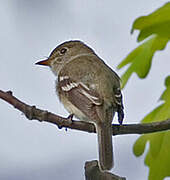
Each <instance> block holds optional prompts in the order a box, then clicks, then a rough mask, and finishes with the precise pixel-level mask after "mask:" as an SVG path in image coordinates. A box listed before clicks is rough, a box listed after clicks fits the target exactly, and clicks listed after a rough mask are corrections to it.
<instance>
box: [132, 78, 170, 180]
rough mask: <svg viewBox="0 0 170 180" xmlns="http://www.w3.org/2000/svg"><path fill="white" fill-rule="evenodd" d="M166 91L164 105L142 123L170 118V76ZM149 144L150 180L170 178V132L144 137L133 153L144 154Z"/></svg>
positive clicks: (167, 80)
mask: <svg viewBox="0 0 170 180" xmlns="http://www.w3.org/2000/svg"><path fill="white" fill-rule="evenodd" d="M165 85H166V90H165V91H164V92H163V94H162V96H161V98H160V100H162V101H163V103H162V104H161V105H160V106H158V107H157V108H156V109H154V110H153V111H152V112H151V113H149V114H148V115H147V116H146V117H145V118H144V119H143V120H142V123H149V122H156V121H163V120H166V119H168V118H170V76H168V77H167V78H166V80H165ZM147 142H149V150H148V152H147V155H146V158H145V164H146V165H147V166H149V179H150V180H162V179H163V178H165V177H166V176H170V154H169V150H170V131H163V132H159V133H152V134H145V135H142V136H141V137H140V138H138V140H137V141H136V143H135V144H134V148H133V152H134V154H135V155H136V156H141V155H142V154H143V153H144V149H145V146H146V143H147Z"/></svg>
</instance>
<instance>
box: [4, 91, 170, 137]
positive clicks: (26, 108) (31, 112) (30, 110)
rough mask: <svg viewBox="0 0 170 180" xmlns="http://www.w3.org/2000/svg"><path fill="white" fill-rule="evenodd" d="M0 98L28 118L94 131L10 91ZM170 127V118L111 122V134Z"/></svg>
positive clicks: (87, 124) (149, 131) (86, 125)
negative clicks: (156, 120)
mask: <svg viewBox="0 0 170 180" xmlns="http://www.w3.org/2000/svg"><path fill="white" fill-rule="evenodd" d="M0 99H3V100H4V101H6V102H8V103H9V104H11V105H13V106H14V107H15V108H16V109H18V110H19V111H21V112H23V113H24V114H25V116H26V117H27V118H28V119H29V120H39V121H45V122H49V123H52V124H55V125H57V126H58V127H59V128H62V127H65V128H70V129H76V130H80V131H86V132H90V133H95V132H96V131H95V127H94V125H93V124H91V123H87V122H82V121H75V120H72V121H71V120H70V118H69V117H68V118H63V117H61V116H58V115H55V114H53V113H50V112H48V111H46V110H41V109H38V108H36V107H35V106H30V105H28V104H26V103H24V102H22V101H20V100H19V99H17V98H16V97H14V96H13V95H12V92H11V91H7V92H4V91H2V90H0ZM169 129H170V119H167V120H165V121H161V122H153V123H145V124H125V125H118V124H113V135H120V134H146V133H153V132H158V131H164V130H169Z"/></svg>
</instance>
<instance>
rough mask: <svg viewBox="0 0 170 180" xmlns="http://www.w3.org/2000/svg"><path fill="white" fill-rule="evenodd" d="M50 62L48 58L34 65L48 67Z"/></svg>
mask: <svg viewBox="0 0 170 180" xmlns="http://www.w3.org/2000/svg"><path fill="white" fill-rule="evenodd" d="M50 62H51V60H50V59H49V58H48V59H46V60H43V61H39V62H37V63H35V64H36V65H43V66H50Z"/></svg>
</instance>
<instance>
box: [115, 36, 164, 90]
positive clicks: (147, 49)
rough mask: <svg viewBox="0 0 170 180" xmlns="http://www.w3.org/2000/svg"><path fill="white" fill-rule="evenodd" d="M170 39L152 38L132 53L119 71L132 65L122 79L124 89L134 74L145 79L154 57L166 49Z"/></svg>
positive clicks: (120, 65) (122, 63) (120, 66)
mask: <svg viewBox="0 0 170 180" xmlns="http://www.w3.org/2000/svg"><path fill="white" fill-rule="evenodd" d="M167 42H168V39H164V38H160V37H159V36H156V35H154V36H152V37H151V38H150V39H149V40H147V41H146V42H144V43H143V44H141V45H140V46H139V47H137V48H136V49H135V50H134V51H132V52H131V53H130V54H129V55H128V56H127V57H126V58H125V59H124V60H123V61H122V62H121V63H120V64H119V65H118V69H120V68H122V67H124V66H126V65H127V64H130V66H129V67H128V69H127V70H126V72H125V73H124V74H123V76H122V77H121V79H122V88H123V87H124V86H125V84H126V83H127V81H128V79H129V78H130V76H131V75H132V73H134V72H135V73H136V74H137V75H138V76H139V77H140V78H145V77H146V76H147V74H148V72H149V69H150V67H151V63H152V57H153V55H154V53H155V51H157V50H162V49H164V48H165V46H166V44H167Z"/></svg>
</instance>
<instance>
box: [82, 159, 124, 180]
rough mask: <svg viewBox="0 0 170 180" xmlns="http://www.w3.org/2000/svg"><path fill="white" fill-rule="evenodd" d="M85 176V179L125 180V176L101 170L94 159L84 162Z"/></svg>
mask: <svg viewBox="0 0 170 180" xmlns="http://www.w3.org/2000/svg"><path fill="white" fill-rule="evenodd" d="M85 177H86V180H126V178H125V177H120V176H118V175H115V174H111V173H110V172H106V171H101V170H100V168H99V166H98V161H96V160H93V161H88V162H86V163H85Z"/></svg>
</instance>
